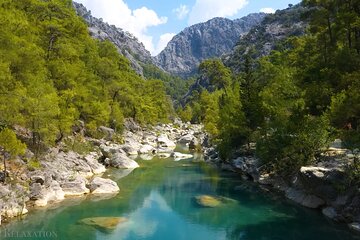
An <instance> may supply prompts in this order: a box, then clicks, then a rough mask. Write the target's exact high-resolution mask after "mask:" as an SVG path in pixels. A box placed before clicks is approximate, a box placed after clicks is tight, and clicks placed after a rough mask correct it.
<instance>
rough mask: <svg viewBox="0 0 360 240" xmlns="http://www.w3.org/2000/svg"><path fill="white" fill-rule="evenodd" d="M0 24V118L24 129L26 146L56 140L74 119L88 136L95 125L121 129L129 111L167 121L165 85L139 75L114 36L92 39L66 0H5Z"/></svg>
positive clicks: (146, 120)
mask: <svg viewBox="0 0 360 240" xmlns="http://www.w3.org/2000/svg"><path fill="white" fill-rule="evenodd" d="M0 24H1V26H2V27H1V29H0V125H1V129H8V130H9V129H11V128H12V127H14V126H21V127H24V128H25V129H27V130H29V131H30V135H31V143H28V145H29V146H30V145H31V146H33V147H34V146H37V147H38V146H40V144H41V143H47V144H54V143H55V142H57V141H60V140H61V139H62V138H63V137H64V136H66V135H67V134H69V133H70V131H71V127H72V126H73V125H74V124H76V123H77V121H78V120H82V121H84V122H85V124H86V126H87V129H88V130H89V131H88V134H90V135H92V134H93V135H94V134H96V130H97V128H98V127H99V126H100V125H105V126H109V127H112V128H114V129H116V130H118V131H120V130H121V128H122V124H123V119H124V118H127V117H132V118H134V119H135V120H136V121H138V122H139V123H142V124H154V123H158V122H164V121H168V120H169V116H170V114H171V111H172V110H171V109H172V105H171V101H170V99H168V97H167V95H166V93H165V87H164V84H163V83H162V82H161V81H160V80H144V79H143V78H141V77H140V76H138V74H136V73H135V71H134V70H132V69H131V68H130V65H129V61H128V60H127V59H126V58H124V57H123V56H121V55H119V54H118V52H117V50H116V48H115V46H114V45H113V44H112V43H110V42H108V41H98V40H94V39H92V38H91V37H90V36H89V33H88V29H87V26H86V24H85V23H84V21H83V20H82V19H81V18H80V17H78V16H77V15H76V13H75V10H74V9H73V6H72V1H71V0H48V1H36V0H22V1H12V0H3V1H1V3H0ZM8 130H6V131H2V132H1V133H4V134H5V135H6V136H11V135H12V134H11V132H10V133H9V131H8ZM6 136H5V137H4V138H0V140H1V139H4V142H6V139H8V138H6ZM15 143H16V141H15ZM0 145H1V146H4V143H3V142H1V143H0ZM14 147H15V148H18V147H16V144H14ZM9 148H11V147H9ZM21 148H22V147H21ZM20 152H21V151H20ZM14 153H17V152H16V151H15V152H14Z"/></svg>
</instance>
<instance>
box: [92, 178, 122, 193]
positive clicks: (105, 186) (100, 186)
mask: <svg viewBox="0 0 360 240" xmlns="http://www.w3.org/2000/svg"><path fill="white" fill-rule="evenodd" d="M88 187H89V189H90V191H91V193H92V194H112V193H117V192H119V191H120V189H119V187H118V185H117V184H116V182H114V181H112V180H111V179H105V178H101V177H95V178H94V179H93V180H92V181H91V182H90V184H89V185H88Z"/></svg>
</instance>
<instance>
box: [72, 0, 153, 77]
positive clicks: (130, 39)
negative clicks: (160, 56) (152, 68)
mask: <svg viewBox="0 0 360 240" xmlns="http://www.w3.org/2000/svg"><path fill="white" fill-rule="evenodd" d="M73 5H74V8H75V9H76V12H77V14H78V15H79V16H80V17H82V18H83V19H84V20H85V22H86V24H87V25H88V26H89V32H90V35H91V36H92V37H94V38H96V39H99V40H109V41H110V42H112V43H114V44H115V46H116V48H117V49H118V51H119V53H120V54H121V55H123V56H125V57H126V58H127V59H129V61H130V63H131V66H132V68H133V69H134V70H135V71H136V72H137V73H138V74H140V75H143V68H142V67H141V64H140V63H152V64H154V61H153V58H152V57H151V55H150V52H149V51H148V50H146V49H145V46H144V45H143V44H142V43H141V42H139V40H138V39H137V38H136V37H134V36H133V35H132V34H131V33H129V32H127V31H125V30H123V29H121V28H117V27H116V26H114V25H109V24H107V23H105V22H103V20H102V19H98V18H95V17H93V16H92V15H91V11H88V10H87V9H86V8H85V7H84V6H83V5H82V4H79V3H76V2H73Z"/></svg>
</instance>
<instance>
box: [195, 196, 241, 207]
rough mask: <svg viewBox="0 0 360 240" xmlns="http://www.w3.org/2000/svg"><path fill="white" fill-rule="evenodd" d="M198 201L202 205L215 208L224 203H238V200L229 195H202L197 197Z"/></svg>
mask: <svg viewBox="0 0 360 240" xmlns="http://www.w3.org/2000/svg"><path fill="white" fill-rule="evenodd" d="M195 200H196V203H197V204H198V205H200V206H201V207H209V208H215V207H220V206H221V205H223V204H228V203H236V202H237V201H236V200H234V199H231V198H227V197H221V196H210V195H200V196H196V197H195Z"/></svg>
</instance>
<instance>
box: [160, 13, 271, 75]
mask: <svg viewBox="0 0 360 240" xmlns="http://www.w3.org/2000/svg"><path fill="white" fill-rule="evenodd" d="M265 16H266V14H264V13H256V14H250V15H248V16H246V17H243V18H241V19H236V20H229V19H226V18H214V19H211V20H209V21H207V22H205V23H199V24H196V25H193V26H191V27H188V28H186V29H185V30H183V31H182V32H181V33H179V34H178V35H176V36H175V37H174V38H173V39H172V40H171V41H170V42H169V43H168V45H167V47H166V48H165V49H164V50H163V51H162V52H161V53H160V54H159V55H158V56H157V57H156V62H157V65H158V66H160V67H161V68H163V69H164V70H166V71H167V72H169V73H171V74H175V75H179V76H183V77H186V76H189V75H191V74H193V73H194V72H196V69H197V67H198V65H199V63H200V62H201V61H203V60H205V59H208V58H214V57H220V56H221V55H223V54H225V53H229V52H230V51H231V50H232V49H233V47H234V46H235V44H236V43H237V41H238V40H239V37H240V36H243V35H245V34H246V33H247V32H248V31H249V30H250V29H251V28H252V27H254V26H256V25H258V24H259V23H260V22H261V21H262V20H263V18H264V17H265Z"/></svg>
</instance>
